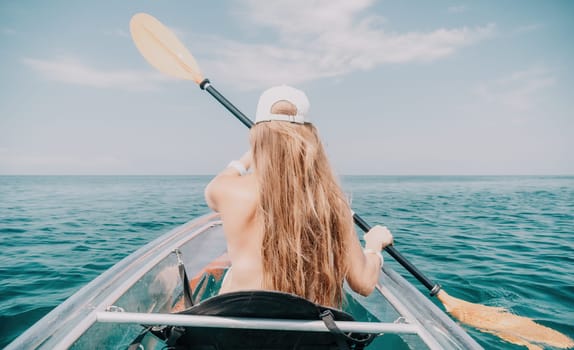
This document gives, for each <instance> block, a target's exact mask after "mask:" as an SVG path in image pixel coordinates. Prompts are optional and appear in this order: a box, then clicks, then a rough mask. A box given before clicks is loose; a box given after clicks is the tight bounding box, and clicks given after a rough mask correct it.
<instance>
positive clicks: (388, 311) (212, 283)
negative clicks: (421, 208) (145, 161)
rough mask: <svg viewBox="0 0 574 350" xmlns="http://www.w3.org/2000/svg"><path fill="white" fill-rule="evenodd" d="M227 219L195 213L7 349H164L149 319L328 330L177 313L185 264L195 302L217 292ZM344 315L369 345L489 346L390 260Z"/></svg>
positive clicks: (348, 328)
mask: <svg viewBox="0 0 574 350" xmlns="http://www.w3.org/2000/svg"><path fill="white" fill-rule="evenodd" d="M225 253H226V244H225V237H224V234H223V228H222V225H221V221H220V220H219V218H218V216H217V215H215V214H208V215H204V216H202V217H199V218H197V219H194V220H192V221H190V222H188V223H186V224H184V225H182V226H180V227H178V228H176V229H174V230H172V231H170V232H168V233H167V234H165V235H163V236H161V237H159V238H157V239H156V240H154V241H152V242H150V243H149V244H147V245H145V246H144V247H142V248H140V249H139V250H137V251H136V252H134V253H133V254H131V255H129V256H128V257H126V258H125V259H123V260H122V261H120V262H119V263H117V264H116V265H114V266H113V267H112V268H110V269H109V270H107V271H106V272H104V273H103V274H102V275H100V276H99V277H97V278H96V279H95V280H93V281H92V282H90V283H89V284H88V285H86V286H85V287H83V288H82V289H80V290H79V291H78V292H77V293H75V294H74V295H72V296H71V297H70V298H69V299H67V300H66V301H65V302H63V303H62V304H61V305H59V306H58V307H56V308H55V309H54V310H52V311H51V312H50V313H49V314H47V315H46V316H44V317H43V318H42V319H41V320H40V321H38V322H37V323H36V324H35V325H33V326H32V327H31V328H29V329H28V330H27V331H26V332H24V333H23V334H22V335H20V336H19V337H18V338H16V339H15V340H14V341H13V342H12V343H11V344H9V345H8V347H7V348H6V349H23V348H25V349H66V348H70V349H96V348H97V349H128V348H130V345H132V348H134V346H133V344H134V339H136V338H138V337H139V338H141V339H139V341H138V342H137V346H136V347H135V348H138V349H163V348H166V344H165V343H164V342H163V341H162V340H161V339H159V338H157V337H155V336H154V335H153V334H151V333H150V334H145V332H143V333H142V330H144V329H145V327H144V325H145V326H148V325H150V326H151V325H164V326H165V325H172V326H181V327H190V328H193V327H199V328H202V327H203V328H204V329H205V328H206V327H207V328H209V327H219V328H226V327H229V328H247V329H255V330H274V331H281V332H293V333H289V334H296V333H297V332H302V331H306V332H328V329H327V327H326V326H325V324H324V323H323V322H322V321H320V320H316V321H309V320H294V319H279V318H275V319H265V318H237V317H217V316H202V315H183V314H177V313H176V312H177V311H181V310H182V309H183V308H185V307H186V306H188V305H184V302H183V299H184V298H183V295H184V293H185V290H184V279H183V278H182V274H181V271H182V270H181V267H182V266H184V268H185V271H186V273H187V276H192V278H190V280H189V282H188V285H190V286H191V293H190V294H191V299H192V302H193V303H195V304H198V303H201V302H202V301H204V300H207V299H210V298H213V297H214V296H215V295H217V291H218V289H219V287H220V285H221V280H222V277H223V275H224V273H225V271H226V269H227V268H228V264H227V262H226V260H225V259H224V258H222V257H225ZM345 291H346V297H345V300H346V301H345V305H344V307H343V310H344V311H345V312H347V313H348V314H350V315H352V316H353V318H354V319H355V321H336V325H337V326H338V328H339V329H340V330H341V331H343V332H359V333H370V334H376V335H377V337H376V338H375V339H374V341H372V343H370V345H368V346H367V349H383V348H384V349H389V348H392V349H482V347H481V346H480V345H479V344H478V343H477V342H476V341H475V340H474V339H472V338H471V337H470V336H469V335H468V334H467V333H466V332H465V331H464V330H463V329H462V328H461V327H460V326H459V325H458V324H457V323H455V322H454V321H453V320H452V319H451V318H449V317H448V316H447V315H446V314H445V313H444V312H443V311H442V310H440V309H439V308H438V307H437V306H436V305H434V304H433V303H432V302H431V301H429V300H428V299H427V297H425V296H424V295H423V294H421V293H420V292H419V291H418V290H417V289H416V288H415V287H413V286H412V285H411V284H410V283H409V282H407V281H406V280H405V279H404V278H403V277H401V276H400V275H399V274H397V273H396V272H395V271H393V270H392V269H391V268H389V267H387V266H385V267H384V268H383V270H382V272H381V274H380V277H379V283H378V286H377V288H376V289H375V291H374V292H373V293H372V294H371V295H370V296H369V297H362V296H360V295H357V294H355V293H353V292H352V291H351V290H350V289H349V288H347V287H346V288H345Z"/></svg>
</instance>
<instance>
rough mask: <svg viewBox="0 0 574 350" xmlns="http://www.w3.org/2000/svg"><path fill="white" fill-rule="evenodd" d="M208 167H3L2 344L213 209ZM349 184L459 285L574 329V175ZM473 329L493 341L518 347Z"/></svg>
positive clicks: (375, 214) (363, 179) (361, 205)
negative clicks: (59, 172) (124, 170)
mask: <svg viewBox="0 0 574 350" xmlns="http://www.w3.org/2000/svg"><path fill="white" fill-rule="evenodd" d="M209 179H210V177H205V176H181V177H180V176H164V177H162V176H150V177H147V176H134V177H130V176H120V177H116V176H94V177H90V176H0V248H1V249H0V251H1V255H0V347H3V346H5V345H6V344H7V343H9V342H10V341H11V340H12V339H14V338H15V337H16V336H18V335H19V334H20V333H22V332H23V331H24V330H25V329H26V328H28V327H29V326H30V325H31V324H33V323H34V322H36V321H37V320H39V319H40V318H41V317H42V316H43V315H45V314H46V313H48V312H49V311H50V310H51V309H52V308H54V307H55V306H57V305H58V304H59V303H61V302H62V301H63V300H65V299H66V298H67V297H69V296H70V295H71V294H73V293H74V292H75V291H77V290H78V289H79V288H81V287H82V286H83V285H85V284H87V283H88V282H89V281H91V280H92V279H93V278H95V277H96V276H97V275H99V274H100V273H102V272H103V271H105V270H106V269H107V268H109V267H110V266H112V265H113V264H114V263H116V262H118V261H119V260H121V259H122V258H123V257H125V256H127V255H128V254H129V253H131V252H133V251H134V250H136V249H137V248H139V247H141V246H142V245H144V244H145V243H147V242H149V241H150V240H152V239H154V238H155V237H158V236H159V235H161V234H163V233H165V232H166V231H168V230H169V229H171V228H174V227H175V226H178V225H180V224H182V223H185V222H187V221H188V220H190V219H192V218H194V217H196V216H198V215H200V214H203V213H206V212H207V210H208V209H207V207H206V206H205V204H204V202H203V188H204V186H205V184H206V183H207V182H208V181H209ZM343 185H344V188H345V190H346V192H347V193H348V195H349V196H350V197H351V198H352V201H353V208H354V210H355V211H356V212H357V213H358V214H360V215H361V216H362V217H363V218H365V219H366V220H367V221H369V222H370V223H371V224H376V223H378V224H385V225H387V226H388V227H389V228H390V229H391V230H392V231H393V233H394V235H395V242H396V247H397V249H398V250H399V251H400V252H401V253H402V254H403V255H405V256H406V257H407V258H409V260H411V261H412V262H413V263H414V264H415V265H416V266H417V267H418V268H419V269H420V270H421V271H423V272H424V273H425V274H426V275H427V276H428V277H430V278H431V279H433V280H435V281H437V282H440V283H441V284H442V285H443V287H444V289H445V290H446V291H447V292H449V293H450V294H451V295H453V296H456V297H460V298H463V299H465V300H468V301H471V302H476V303H483V304H487V305H493V306H504V307H507V308H510V309H511V310H512V311H513V312H516V313H518V314H520V315H522V316H528V317H531V318H533V319H535V320H536V321H538V322H540V323H542V324H544V325H547V326H549V327H552V328H555V329H557V330H559V331H561V332H563V333H565V334H567V335H569V336H570V337H574V326H573V325H574V272H573V270H574V269H573V268H572V266H573V265H574V264H573V263H574V254H573V253H574V177H380V176H374V177H371V176H359V177H357V176H353V177H344V178H343ZM391 260H392V259H391V258H390V257H387V259H386V261H387V262H388V263H390V264H393V262H391ZM394 267H395V269H396V270H397V271H398V272H400V273H402V274H403V275H405V276H406V274H407V273H406V272H405V271H404V270H403V269H402V268H401V267H400V266H398V265H396V264H394ZM409 280H411V281H412V282H413V284H415V285H417V286H419V284H418V282H416V281H415V280H414V279H412V278H409ZM421 290H422V289H421ZM467 330H468V331H469V333H470V334H471V335H472V336H473V337H475V339H477V340H478V342H479V343H481V344H482V345H483V346H484V347H485V348H488V349H521V347H517V346H513V345H510V344H507V343H504V342H501V341H500V340H498V338H496V337H494V336H492V335H488V334H484V333H481V332H478V331H476V330H474V329H471V328H470V329H469V328H467Z"/></svg>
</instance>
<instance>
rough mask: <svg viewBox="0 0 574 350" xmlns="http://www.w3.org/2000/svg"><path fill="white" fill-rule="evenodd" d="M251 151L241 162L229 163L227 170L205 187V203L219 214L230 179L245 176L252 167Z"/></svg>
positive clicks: (244, 155)
mask: <svg viewBox="0 0 574 350" xmlns="http://www.w3.org/2000/svg"><path fill="white" fill-rule="evenodd" d="M251 162H252V161H251V151H247V152H245V154H243V156H242V157H241V158H240V159H239V160H235V161H232V162H231V163H229V165H228V166H227V168H225V169H223V170H222V171H221V172H220V173H219V174H217V175H216V176H215V177H214V178H213V179H212V180H211V181H210V182H209V184H207V186H206V187H205V192H204V195H205V201H206V202H207V205H208V206H209V207H210V208H211V209H212V210H213V211H216V212H219V210H218V209H219V208H220V206H221V201H222V200H224V199H225V194H226V193H228V188H229V185H230V182H231V181H233V180H231V181H230V179H233V178H236V177H238V176H242V175H244V172H245V171H247V170H249V168H250V167H251Z"/></svg>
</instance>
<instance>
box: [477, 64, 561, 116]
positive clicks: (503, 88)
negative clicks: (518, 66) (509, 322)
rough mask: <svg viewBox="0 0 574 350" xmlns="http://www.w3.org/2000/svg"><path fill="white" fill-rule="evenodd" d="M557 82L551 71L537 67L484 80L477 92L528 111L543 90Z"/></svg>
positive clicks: (490, 100) (493, 101)
mask: <svg viewBox="0 0 574 350" xmlns="http://www.w3.org/2000/svg"><path fill="white" fill-rule="evenodd" d="M555 83H556V78H555V76H554V74H553V73H552V72H551V71H549V70H548V69H546V68H541V67H536V68H530V69H526V70H522V71H517V72H514V73H512V74H510V75H507V76H504V77H502V78H500V79H496V80H492V81H487V82H484V83H482V84H480V85H478V86H477V87H476V89H475V92H476V94H477V95H478V96H480V97H482V98H483V99H484V100H485V101H486V102H489V103H497V104H501V105H504V106H507V107H510V108H512V109H515V110H519V111H526V110H529V109H531V108H533V107H534V106H535V101H536V100H537V97H538V96H539V95H540V94H541V92H543V91H544V90H545V89H547V88H549V87H551V86H553V85H554V84H555Z"/></svg>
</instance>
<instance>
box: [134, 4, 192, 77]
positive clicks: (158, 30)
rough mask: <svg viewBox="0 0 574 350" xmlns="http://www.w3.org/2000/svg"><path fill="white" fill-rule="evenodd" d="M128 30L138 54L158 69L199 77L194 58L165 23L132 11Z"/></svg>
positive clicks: (169, 72) (168, 72)
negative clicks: (132, 14) (134, 13)
mask: <svg viewBox="0 0 574 350" xmlns="http://www.w3.org/2000/svg"><path fill="white" fill-rule="evenodd" d="M130 32H131V34H132V39H133V41H134V43H135V44H136V47H137V48H138V50H139V51H140V53H141V54H142V56H143V57H144V58H145V59H146V60H147V61H148V62H149V63H150V64H151V65H152V66H154V67H155V68H157V69H158V70H159V71H160V72H163V73H165V74H168V75H171V76H172V77H176V78H180V79H186V80H193V81H195V82H196V83H197V84H199V83H201V82H202V81H203V76H202V75H201V72H200V70H199V66H198V65H197V62H196V61H195V59H194V58H193V56H192V55H191V53H189V51H188V50H187V49H186V48H185V46H184V45H183V44H182V43H181V41H179V39H178V38H177V37H176V36H175V34H173V32H172V31H171V30H169V29H168V28H167V27H166V26H164V25H163V24H161V22H160V21H158V20H157V19H156V18H155V17H153V16H151V15H148V14H146V13H138V14H136V15H134V16H133V17H132V19H131V21H130Z"/></svg>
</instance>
